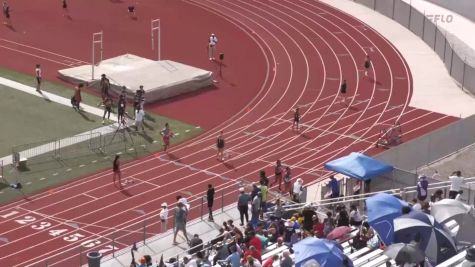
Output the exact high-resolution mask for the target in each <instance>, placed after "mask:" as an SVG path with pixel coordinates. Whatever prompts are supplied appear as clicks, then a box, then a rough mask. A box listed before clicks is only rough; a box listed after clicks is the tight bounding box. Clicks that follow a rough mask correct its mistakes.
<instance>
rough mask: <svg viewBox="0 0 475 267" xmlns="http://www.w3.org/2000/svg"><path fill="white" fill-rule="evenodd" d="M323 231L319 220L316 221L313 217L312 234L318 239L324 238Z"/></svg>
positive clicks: (322, 225)
mask: <svg viewBox="0 0 475 267" xmlns="http://www.w3.org/2000/svg"><path fill="white" fill-rule="evenodd" d="M323 229H324V224H323V223H322V222H321V221H320V219H318V217H317V216H316V215H314V216H313V232H314V233H315V235H316V236H317V237H318V238H323V237H324V233H323Z"/></svg>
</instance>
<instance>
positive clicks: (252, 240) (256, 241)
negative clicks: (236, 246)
mask: <svg viewBox="0 0 475 267" xmlns="http://www.w3.org/2000/svg"><path fill="white" fill-rule="evenodd" d="M248 247H249V248H250V247H254V248H255V249H256V250H257V251H258V252H259V254H260V253H262V242H261V239H260V238H259V237H257V235H256V233H255V232H254V231H250V232H249V242H248ZM259 261H261V260H259Z"/></svg>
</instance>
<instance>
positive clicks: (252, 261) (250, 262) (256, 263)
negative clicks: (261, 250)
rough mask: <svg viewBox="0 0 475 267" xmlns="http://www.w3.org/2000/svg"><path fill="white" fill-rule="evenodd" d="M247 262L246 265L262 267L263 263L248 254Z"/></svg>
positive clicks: (247, 266)
mask: <svg viewBox="0 0 475 267" xmlns="http://www.w3.org/2000/svg"><path fill="white" fill-rule="evenodd" d="M245 259H247V260H246V262H245V263H244V266H245V267H262V265H261V263H260V262H259V261H257V260H256V259H254V258H253V257H252V256H248V257H247V258H245Z"/></svg>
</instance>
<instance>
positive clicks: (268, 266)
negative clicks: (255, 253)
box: [262, 254, 279, 267]
mask: <svg viewBox="0 0 475 267" xmlns="http://www.w3.org/2000/svg"><path fill="white" fill-rule="evenodd" d="M277 260H279V255H277V254H274V255H272V257H269V258H268V259H267V260H266V261H265V262H264V264H262V267H272V265H273V264H274V262H277Z"/></svg>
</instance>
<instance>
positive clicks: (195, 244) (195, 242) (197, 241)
mask: <svg viewBox="0 0 475 267" xmlns="http://www.w3.org/2000/svg"><path fill="white" fill-rule="evenodd" d="M202 250H203V240H201V238H200V237H199V236H198V234H194V235H193V238H192V239H191V240H190V249H189V250H188V253H190V254H191V255H193V254H195V253H196V252H198V251H202Z"/></svg>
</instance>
